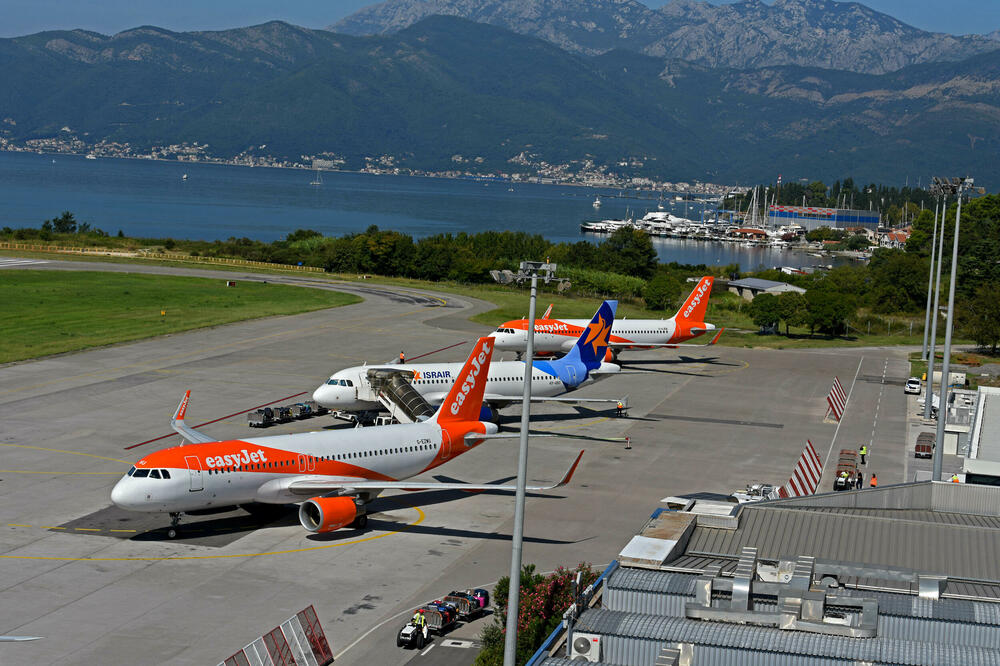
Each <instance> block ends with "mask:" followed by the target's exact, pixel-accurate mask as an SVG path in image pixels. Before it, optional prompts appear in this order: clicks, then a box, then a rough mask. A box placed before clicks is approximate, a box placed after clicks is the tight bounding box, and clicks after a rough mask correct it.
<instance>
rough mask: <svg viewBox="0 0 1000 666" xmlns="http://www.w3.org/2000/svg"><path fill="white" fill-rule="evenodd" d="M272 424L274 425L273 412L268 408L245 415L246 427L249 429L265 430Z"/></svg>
mask: <svg viewBox="0 0 1000 666" xmlns="http://www.w3.org/2000/svg"><path fill="white" fill-rule="evenodd" d="M272 423H274V410H272V409H271V408H270V407H265V408H263V409H255V410H254V411H252V412H248V413H247V425H248V426H250V427H251V428H266V427H268V426H269V425H271V424H272Z"/></svg>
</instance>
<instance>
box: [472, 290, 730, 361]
mask: <svg viewBox="0 0 1000 666" xmlns="http://www.w3.org/2000/svg"><path fill="white" fill-rule="evenodd" d="M714 281H715V278H713V277H711V276H705V277H703V278H701V280H699V281H698V284H697V285H696V286H695V288H694V289H693V290H692V291H691V294H690V295H689V296H688V297H687V300H686V301H684V304H683V305H682V306H681V308H680V310H678V311H677V314H675V315H674V316H673V317H671V318H670V319H617V320H615V322H614V325H613V326H612V328H611V336H610V337H609V338H608V348H609V354H608V355H607V356H608V357H609V358H606V360H608V361H616V360H617V359H618V354H619V353H620V352H621V351H622V350H623V349H653V348H657V347H668V348H672V347H702V346H704V345H685V344H682V343H684V342H685V341H687V340H691V339H693V338H696V337H698V336H700V335H704V334H705V333H708V332H710V331H714V330H716V328H715V325H714V324H707V323H705V310H706V308H707V307H708V298H709V296H710V295H711V293H712V283H713V282H714ZM549 312H551V306H550V308H549V310H547V311H546V313H545V314H546V316H545V317H544V318H542V319H536V320H535V339H534V348H535V353H536V354H545V353H558V352H563V351H566V350H567V349H569V348H570V346H572V345H573V341H574V340H575V339H576V338H577V336H579V335H580V332H581V331H582V330H584V327H585V326H586V325H587V321H586V320H584V319H549V318H548V314H549ZM723 330H725V329H719V331H718V333H716V335H715V337H714V338H712V340H711V342H709V343H708V344H710V345H714V344H715V343H716V342H718V340H719V336H721V335H722V331H723ZM490 337H491V338H493V339H495V340H496V341H497V349H500V350H504V351H515V352H518V354H519V355H520V354H522V353H524V351H525V348H526V347H527V344H528V320H527V319H515V320H512V321H507V322H504V323H502V324H500V326H499V327H498V328H497V330H495V331H494V332H492V333H490Z"/></svg>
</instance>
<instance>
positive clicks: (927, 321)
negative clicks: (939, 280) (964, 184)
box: [922, 197, 944, 361]
mask: <svg viewBox="0 0 1000 666" xmlns="http://www.w3.org/2000/svg"><path fill="white" fill-rule="evenodd" d="M940 205H941V198H940V197H938V198H937V199H936V200H935V201H934V235H933V236H931V267H930V270H928V271H927V313H926V314H925V315H924V347H923V353H922V357H923V359H924V360H925V361H926V360H927V333H928V332H929V330H928V329H929V327H930V323H931V291H932V290H933V287H934V257H935V254H936V252H937V232H938V208H939V207H940ZM941 219H942V220H943V219H944V215H943V214H942V215H941ZM941 226H942V227H943V226H944V225H943V224H942V225H941Z"/></svg>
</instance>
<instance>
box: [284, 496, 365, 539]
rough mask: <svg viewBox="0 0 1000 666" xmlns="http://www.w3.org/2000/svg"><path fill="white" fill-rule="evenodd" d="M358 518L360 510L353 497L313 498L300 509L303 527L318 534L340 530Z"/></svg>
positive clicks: (300, 519)
mask: <svg viewBox="0 0 1000 666" xmlns="http://www.w3.org/2000/svg"><path fill="white" fill-rule="evenodd" d="M360 516H362V517H363V516H364V514H363V513H361V514H360ZM358 518H359V509H358V505H357V503H356V502H355V500H354V498H353V497H313V498H312V499H311V500H308V501H306V502H303V503H302V505H301V506H300V507H299V522H300V523H302V527H304V528H306V529H307V530H309V531H310V532H316V533H318V534H323V533H324V532H332V531H334V530H337V529H340V528H341V527H343V526H344V525H347V524H349V523H352V522H354V521H355V520H356V519H358Z"/></svg>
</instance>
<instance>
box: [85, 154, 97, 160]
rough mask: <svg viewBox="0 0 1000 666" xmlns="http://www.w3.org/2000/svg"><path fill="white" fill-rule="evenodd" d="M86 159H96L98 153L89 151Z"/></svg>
mask: <svg viewBox="0 0 1000 666" xmlns="http://www.w3.org/2000/svg"><path fill="white" fill-rule="evenodd" d="M85 159H88V160H96V159H97V155H95V154H93V153H89V154H88V155H87V157H86V158H85Z"/></svg>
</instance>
